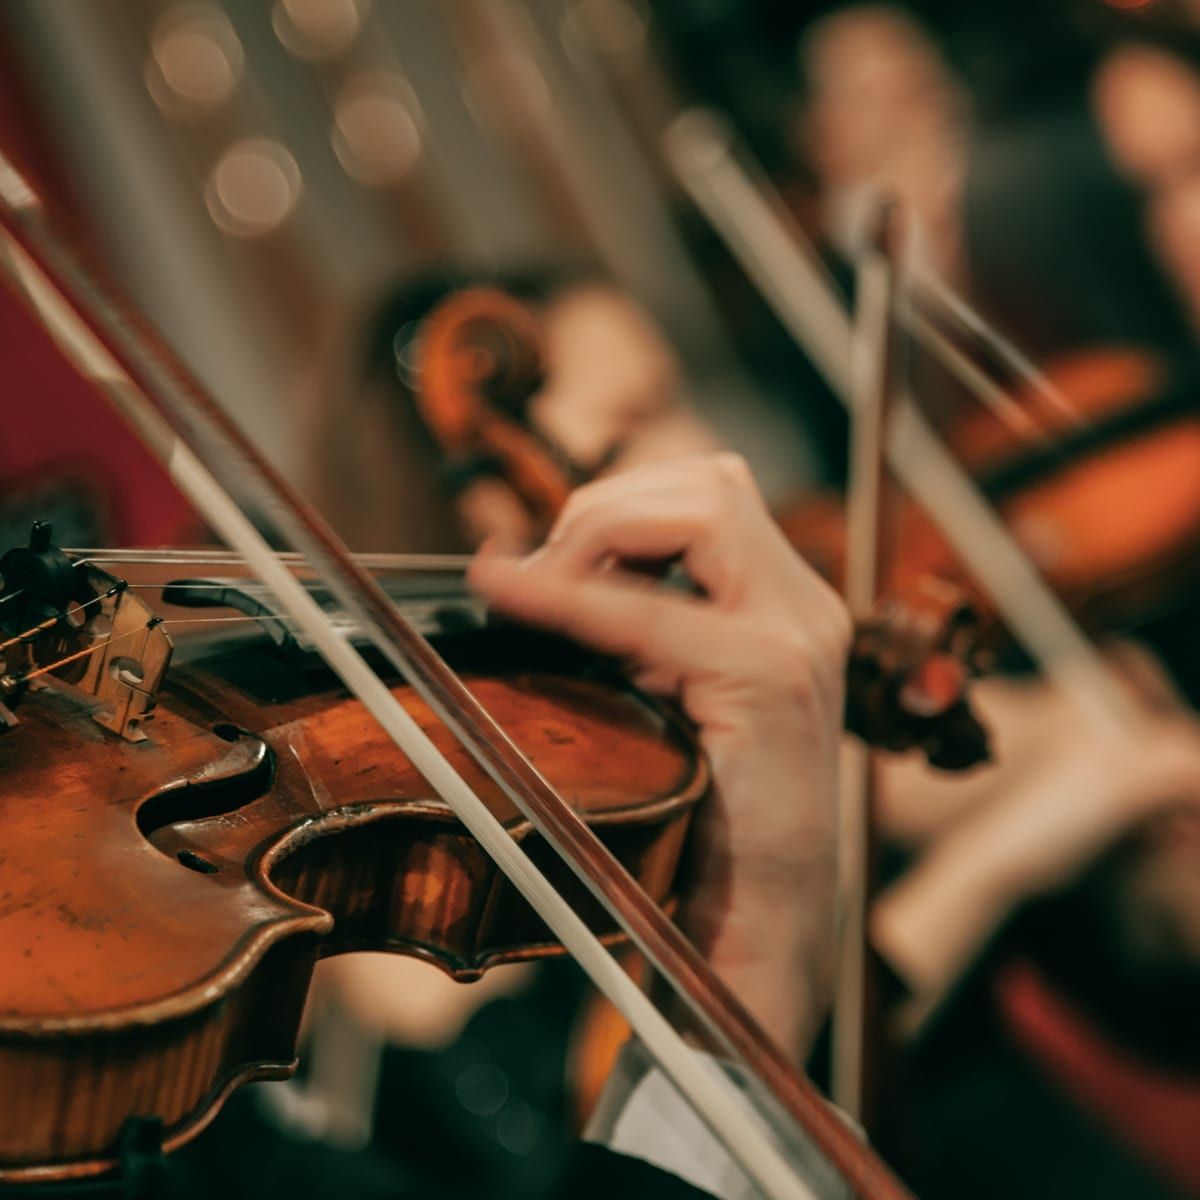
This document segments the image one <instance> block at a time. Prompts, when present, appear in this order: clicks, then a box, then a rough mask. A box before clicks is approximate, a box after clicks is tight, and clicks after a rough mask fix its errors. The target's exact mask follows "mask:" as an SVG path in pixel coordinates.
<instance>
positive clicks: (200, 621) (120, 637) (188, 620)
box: [6, 613, 287, 683]
mask: <svg viewBox="0 0 1200 1200" xmlns="http://www.w3.org/2000/svg"><path fill="white" fill-rule="evenodd" d="M286 616H287V614H286V613H259V614H258V615H257V616H253V617H251V616H238V617H171V618H169V619H168V618H166V617H151V618H150V620H149V621H147V622H146V623H145V624H144V625H139V626H138V627H137V628H136V629H128V630H126V631H125V632H124V633H116V634H109V635H108V637H106V638H105V639H104V640H103V641H100V642H97V643H96V644H95V645H94V646H86V647H84V649H82V650H76V651H75V652H74V653H73V654H68V655H66V656H65V657H63V658H60V659H56V660H55V661H54V662H52V663H46V664H45V665H44V666H41V667H38V668H37V669H36V670H34V671H27V672H25V673H23V674H21V675H19V676H18V677H17V678H18V681H19V682H21V683H28V682H29V680H31V679H37V678H38V676H39V675H46V674H49V673H50V672H51V671H57V670H58V668H59V667H65V666H68V665H69V664H70V663H73V662H78V661H79V659H81V658H86V657H87V656H88V655H89V654H96V653H98V652H99V651H101V650H103V649H104V647H105V646H111V645H112V644H113V643H114V642H121V641H124V640H125V639H126V638H131V637H133V636H134V635H135V634H138V633H144V632H146V631H147V630H149V629H154V628H155V627H156V626H159V625H219V624H225V623H228V622H231V621H262V620H282V619H284V618H285V617H286ZM6 644H9V645H11V643H6Z"/></svg>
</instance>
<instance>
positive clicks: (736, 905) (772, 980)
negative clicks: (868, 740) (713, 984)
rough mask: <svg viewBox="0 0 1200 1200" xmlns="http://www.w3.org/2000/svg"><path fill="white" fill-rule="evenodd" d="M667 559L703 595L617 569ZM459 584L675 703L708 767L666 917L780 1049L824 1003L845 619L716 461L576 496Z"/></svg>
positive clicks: (619, 480)
mask: <svg viewBox="0 0 1200 1200" xmlns="http://www.w3.org/2000/svg"><path fill="white" fill-rule="evenodd" d="M667 559H678V560H680V561H681V562H682V564H683V566H684V568H685V569H686V571H687V573H688V575H689V576H690V577H691V579H692V580H693V581H694V582H695V583H696V584H697V585H698V586H699V587H700V588H701V589H702V591H703V593H704V595H703V597H694V596H684V595H681V594H670V593H667V592H666V591H664V590H662V589H657V588H655V587H653V586H652V584H651V583H650V581H649V580H648V579H647V578H646V577H645V576H644V575H642V574H638V573H635V572H631V571H630V570H628V569H627V565H628V564H630V563H633V564H638V563H642V564H644V563H646V562H648V561H655V562H659V561H662V560H667ZM471 582H472V584H473V585H474V586H475V587H476V588H477V589H478V590H479V591H480V592H481V593H482V594H483V595H484V596H485V597H486V598H487V599H488V600H489V601H490V602H491V603H492V605H493V606H494V607H495V608H497V609H499V610H501V611H503V612H506V613H508V614H509V615H511V616H513V617H516V618H518V619H521V620H524V621H528V622H530V623H532V624H537V625H542V626H546V627H549V628H553V629H556V630H559V631H561V632H564V633H567V634H569V635H571V636H573V637H575V638H578V639H579V640H580V641H583V642H586V643H588V644H590V645H592V646H595V647H596V648H597V649H600V650H603V651H606V652H609V653H612V654H617V655H621V656H624V657H626V658H628V659H630V660H631V661H632V663H633V665H634V671H635V678H636V679H637V680H638V682H639V683H641V684H642V686H644V687H646V688H647V689H649V690H653V691H656V692H660V693H664V694H668V695H672V696H675V697H677V698H678V700H679V702H680V703H681V704H682V706H683V708H684V710H685V711H686V712H687V714H688V715H689V716H690V717H691V718H692V720H693V721H695V722H696V724H697V726H698V727H699V730H700V737H701V741H702V743H703V745H704V748H705V750H706V752H707V753H708V756H709V759H710V761H711V763H712V766H713V771H714V782H715V788H714V792H715V794H714V795H713V796H712V797H711V799H710V801H709V802H708V803H707V804H706V805H705V806H704V807H703V810H702V813H701V816H700V818H699V824H698V827H697V829H696V831H695V834H696V836H695V837H694V840H693V845H694V848H695V861H694V863H693V868H694V876H693V879H694V883H693V886H692V888H691V890H690V892H689V894H688V896H687V897H685V899H684V903H683V906H682V909H681V913H680V921H681V922H682V923H683V924H684V926H685V928H686V929H687V930H688V931H689V933H690V934H691V936H692V937H693V938H694V939H695V940H696V942H697V943H698V944H699V945H700V947H701V949H702V950H703V951H704V952H705V954H706V955H707V956H708V957H709V959H710V961H712V962H713V964H714V965H715V966H716V967H717V969H718V970H719V971H721V972H722V974H723V975H724V976H725V977H726V979H727V980H728V981H729V982H730V983H731V985H732V986H734V987H735V989H737V990H738V991H739V993H740V994H741V996H742V999H743V1001H744V1002H745V1003H747V1004H748V1005H750V1006H751V1007H752V1008H753V1009H754V1010H755V1011H756V1012H757V1015H758V1016H759V1017H760V1019H761V1020H763V1022H764V1023H765V1024H766V1025H767V1026H768V1028H770V1029H771V1030H772V1032H774V1033H775V1035H776V1036H777V1038H778V1039H779V1040H780V1042H781V1044H783V1045H784V1046H786V1047H787V1048H789V1049H792V1050H794V1051H795V1052H796V1053H802V1052H803V1051H804V1050H805V1049H806V1047H807V1045H808V1041H809V1039H810V1038H811V1036H812V1033H813V1031H814V1029H815V1027H816V1025H817V1023H818V1022H819V1021H820V1018H821V1016H822V1010H823V1008H824V1005H825V1003H826V1000H827V991H828V975H829V958H830V946H831V934H832V920H833V914H832V906H833V889H834V873H835V857H836V855H835V850H836V847H835V832H836V824H837V822H836V791H837V789H836V773H837V751H838V742H839V735H840V730H841V722H842V707H843V686H844V674H845V662H846V654H847V648H848V644H849V638H850V622H849V618H848V615H847V613H846V610H845V608H844V607H843V605H842V603H841V601H840V600H839V599H838V597H837V595H836V594H835V593H834V592H833V591H832V590H831V589H830V588H829V587H828V585H827V584H826V583H825V582H824V581H823V580H822V579H820V577H819V576H817V575H816V573H815V572H814V571H812V570H811V569H810V568H809V567H808V566H807V564H805V563H804V562H803V561H802V560H801V559H800V558H799V557H797V555H796V554H795V552H794V551H793V550H792V548H791V547H790V546H789V545H788V543H787V541H786V540H785V539H784V537H783V535H782V534H781V533H780V532H779V530H778V528H777V527H776V526H775V524H774V522H773V521H772V520H771V517H770V515H769V514H768V512H767V510H766V507H765V505H764V503H763V501H762V498H761V496H760V495H759V493H758V491H757V489H756V488H755V486H754V483H753V481H752V479H751V477H750V474H749V471H748V470H747V468H746V466H745V464H744V463H743V462H742V461H741V460H740V459H737V458H735V457H732V456H729V455H722V456H714V457H711V458H699V459H684V460H677V461H674V462H670V463H666V464H662V465H657V466H653V467H646V468H643V469H640V470H636V471H630V472H629V473H627V474H624V475H620V476H616V477H613V478H611V479H608V480H605V481H603V482H600V483H596V484H592V485H590V486H588V487H585V488H583V489H581V490H580V491H578V492H577V493H575V495H574V496H573V497H572V499H571V501H570V502H569V503H568V505H567V507H566V509H565V510H564V512H563V514H562V516H561V517H560V519H559V521H558V523H557V524H556V526H555V528H554V530H553V532H552V534H551V536H550V538H549V540H548V541H547V543H546V545H545V546H544V547H543V548H542V549H541V550H540V551H538V552H537V553H536V554H534V555H533V556H531V557H530V558H528V559H524V560H520V561H518V560H513V559H506V558H502V557H499V556H496V555H492V554H487V553H484V554H481V555H480V557H479V558H478V559H477V560H476V562H475V564H474V566H473V567H472V571H471Z"/></svg>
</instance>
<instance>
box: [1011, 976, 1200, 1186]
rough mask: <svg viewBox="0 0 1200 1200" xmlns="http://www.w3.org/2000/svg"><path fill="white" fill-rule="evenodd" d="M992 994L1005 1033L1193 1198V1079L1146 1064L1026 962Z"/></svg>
mask: <svg viewBox="0 0 1200 1200" xmlns="http://www.w3.org/2000/svg"><path fill="white" fill-rule="evenodd" d="M997 998H998V1000H999V1007H1000V1012H1001V1015H1002V1017H1003V1019H1004V1022H1005V1024H1006V1026H1007V1028H1008V1031H1009V1033H1010V1035H1011V1036H1012V1038H1013V1040H1014V1041H1015V1042H1016V1043H1017V1045H1018V1046H1020V1047H1021V1049H1023V1050H1024V1051H1025V1052H1026V1053H1027V1054H1028V1055H1029V1056H1030V1057H1031V1058H1032V1059H1034V1060H1035V1061H1036V1062H1038V1063H1039V1064H1041V1067H1042V1069H1043V1070H1044V1071H1045V1072H1046V1073H1047V1074H1048V1075H1049V1076H1050V1077H1051V1079H1052V1080H1054V1082H1055V1083H1056V1084H1057V1085H1058V1086H1059V1088H1060V1089H1061V1090H1062V1091H1063V1092H1064V1093H1066V1094H1067V1095H1068V1096H1070V1097H1071V1098H1072V1099H1073V1100H1074V1101H1075V1102H1076V1103H1077V1104H1078V1105H1079V1107H1080V1108H1082V1109H1083V1110H1084V1111H1086V1112H1088V1113H1090V1114H1091V1115H1092V1117H1093V1118H1094V1119H1095V1120H1097V1121H1098V1122H1100V1123H1101V1124H1102V1125H1103V1126H1105V1127H1106V1128H1108V1129H1109V1130H1111V1131H1112V1133H1113V1134H1115V1135H1116V1136H1117V1137H1118V1138H1120V1139H1121V1140H1122V1141H1123V1142H1124V1143H1125V1144H1126V1145H1127V1146H1129V1147H1130V1148H1131V1149H1132V1150H1134V1151H1135V1152H1136V1153H1137V1154H1139V1155H1140V1156H1141V1157H1142V1159H1143V1160H1144V1161H1146V1162H1149V1163H1152V1164H1155V1165H1157V1167H1158V1168H1159V1170H1160V1171H1161V1173H1162V1174H1163V1175H1164V1176H1165V1177H1166V1178H1168V1179H1170V1180H1172V1181H1173V1182H1174V1183H1175V1185H1176V1186H1178V1187H1180V1188H1182V1189H1183V1191H1184V1192H1185V1193H1186V1194H1187V1195H1189V1196H1196V1197H1200V1081H1198V1080H1196V1079H1195V1078H1191V1077H1185V1076H1182V1075H1174V1074H1171V1073H1168V1072H1167V1071H1163V1070H1159V1069H1157V1068H1154V1067H1150V1066H1147V1065H1146V1064H1145V1063H1142V1062H1140V1061H1139V1060H1137V1059H1135V1058H1133V1057H1132V1056H1131V1055H1130V1054H1128V1053H1127V1052H1126V1051H1124V1050H1122V1049H1120V1048H1119V1047H1117V1046H1116V1045H1114V1044H1113V1043H1112V1042H1111V1041H1110V1040H1109V1039H1108V1038H1106V1037H1105V1036H1104V1035H1103V1034H1102V1033H1100V1031H1099V1030H1097V1029H1096V1028H1094V1027H1093V1026H1092V1025H1091V1024H1090V1023H1089V1022H1088V1021H1087V1019H1086V1018H1085V1017H1084V1016H1083V1015H1082V1014H1081V1013H1079V1012H1078V1011H1077V1010H1076V1009H1075V1008H1074V1007H1073V1006H1072V1005H1071V1004H1069V1003H1068V1002H1067V1001H1066V1000H1065V999H1064V998H1063V997H1062V996H1061V995H1059V994H1058V993H1057V992H1055V991H1054V990H1053V989H1052V988H1051V987H1050V986H1049V985H1048V984H1047V983H1046V981H1045V980H1044V979H1043V978H1042V976H1041V975H1039V974H1038V973H1037V971H1035V970H1034V968H1033V967H1032V966H1031V965H1030V964H1028V963H1018V964H1014V965H1013V966H1011V967H1009V968H1008V969H1007V970H1006V971H1005V972H1004V973H1003V974H1002V975H1001V976H1000V978H999V979H998V981H997Z"/></svg>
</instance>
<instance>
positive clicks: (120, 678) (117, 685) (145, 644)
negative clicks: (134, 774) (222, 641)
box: [75, 568, 173, 742]
mask: <svg viewBox="0 0 1200 1200" xmlns="http://www.w3.org/2000/svg"><path fill="white" fill-rule="evenodd" d="M88 576H89V582H91V583H92V584H93V585H94V586H95V587H96V594H97V596H100V597H102V599H101V600H100V603H99V608H100V614H99V618H96V619H93V620H92V621H91V622H89V625H96V626H98V628H97V630H96V632H95V633H94V634H93V637H94V639H95V642H96V644H97V646H98V649H97V650H96V652H95V653H94V654H89V655H88V656H87V658H86V659H85V660H84V661H85V662H86V663H87V668H86V670H85V671H84V674H83V676H82V677H81V678H80V679H79V680H78V681H77V682H76V684H75V686H76V687H77V688H79V689H80V690H82V691H85V692H87V693H89V694H90V695H92V696H94V697H95V698H96V700H97V701H99V707H98V708H97V709H96V711H95V712H93V713H92V719H93V720H94V721H96V723H97V724H99V725H102V726H104V728H105V729H109V730H111V731H112V732H113V733H116V734H119V735H120V736H121V737H123V738H124V739H125V740H126V741H127V742H141V741H144V740H145V738H146V734H145V731H144V730H143V729H142V723H143V722H144V721H145V720H147V719H148V718H149V717H150V716H151V715H152V713H153V711H154V706H155V704H156V703H157V700H158V690H159V688H160V687H161V685H162V681H163V677H164V676H165V675H166V672H167V667H168V665H169V664H170V661H171V651H172V649H173V646H172V643H171V638H170V636H169V635H168V633H167V631H166V628H165V626H164V625H163V624H162V622H161V621H160V620H159V618H157V617H156V616H155V614H154V611H153V609H151V608H150V606H149V605H148V604H147V603H146V602H145V601H144V600H142V599H141V597H140V596H138V595H137V594H136V593H135V592H131V591H129V590H128V589H126V588H123V587H120V581H119V580H117V579H115V578H114V577H113V576H111V575H108V574H106V573H105V572H103V571H99V570H97V569H95V568H88ZM93 576H95V577H96V578H94V579H93V578H92V577H93Z"/></svg>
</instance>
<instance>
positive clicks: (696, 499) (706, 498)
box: [539, 462, 815, 608]
mask: <svg viewBox="0 0 1200 1200" xmlns="http://www.w3.org/2000/svg"><path fill="white" fill-rule="evenodd" d="M705 475H706V478H705V477H704V476H705ZM610 484H611V486H604V487H597V488H595V489H585V491H587V492H589V493H590V494H588V495H584V493H583V492H581V493H578V496H579V501H578V502H576V501H575V500H573V501H572V502H571V503H570V504H569V505H568V509H567V511H566V512H564V514H563V517H562V519H561V520H560V523H559V525H558V526H557V527H556V530H555V533H554V536H553V537H552V538H551V540H550V541H549V542H548V543H547V545H546V546H545V547H544V549H543V551H542V552H541V554H540V555H539V558H540V559H544V560H546V561H548V562H553V563H554V564H555V565H556V566H557V567H558V568H559V569H561V570H562V571H564V572H565V573H568V574H575V575H583V574H586V573H588V572H591V571H595V570H597V569H599V568H600V567H602V566H604V565H606V564H607V563H609V562H610V561H611V560H613V559H617V560H624V561H647V560H650V561H661V560H664V559H671V558H682V560H683V562H684V565H685V567H686V568H687V572H688V574H689V575H690V576H691V578H692V579H693V581H694V582H696V583H697V584H699V585H700V587H702V588H703V589H704V590H705V592H707V594H708V595H709V597H710V598H712V599H714V600H715V601H716V602H717V603H719V604H721V605H722V606H724V607H727V608H741V607H743V606H745V605H755V606H759V607H762V606H764V605H766V604H768V603H771V602H773V601H774V602H778V601H779V600H781V599H782V600H786V602H787V603H788V604H789V605H790V604H800V605H803V604H804V603H805V602H806V593H807V592H808V591H809V590H810V589H809V585H808V577H810V576H811V577H812V578H814V579H815V576H814V575H813V573H812V572H811V570H810V569H809V568H808V567H807V565H806V564H804V563H803V562H802V560H800V559H799V558H798V557H797V556H796V554H795V552H794V551H793V550H792V549H791V547H790V546H788V544H787V542H786V540H785V539H784V538H783V536H782V534H781V533H780V532H779V531H778V529H777V527H776V526H775V524H774V522H773V521H772V520H771V518H770V516H769V514H768V513H767V511H766V509H765V507H764V506H763V504H762V501H761V498H760V497H759V496H758V495H757V493H756V492H754V491H752V490H749V489H748V488H747V487H745V486H743V485H742V484H741V483H738V482H736V481H735V480H734V479H731V478H727V477H726V475H725V472H724V471H721V470H714V469H713V468H712V466H711V464H709V463H707V462H705V463H704V466H703V468H702V471H701V474H700V476H698V475H697V473H696V471H694V470H693V471H692V472H689V473H688V474H685V475H681V474H680V473H679V472H678V471H675V472H659V471H653V472H646V473H645V475H644V477H643V478H642V479H641V480H639V481H635V482H633V483H631V484H628V485H626V484H625V483H623V482H621V481H618V480H613V481H610Z"/></svg>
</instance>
